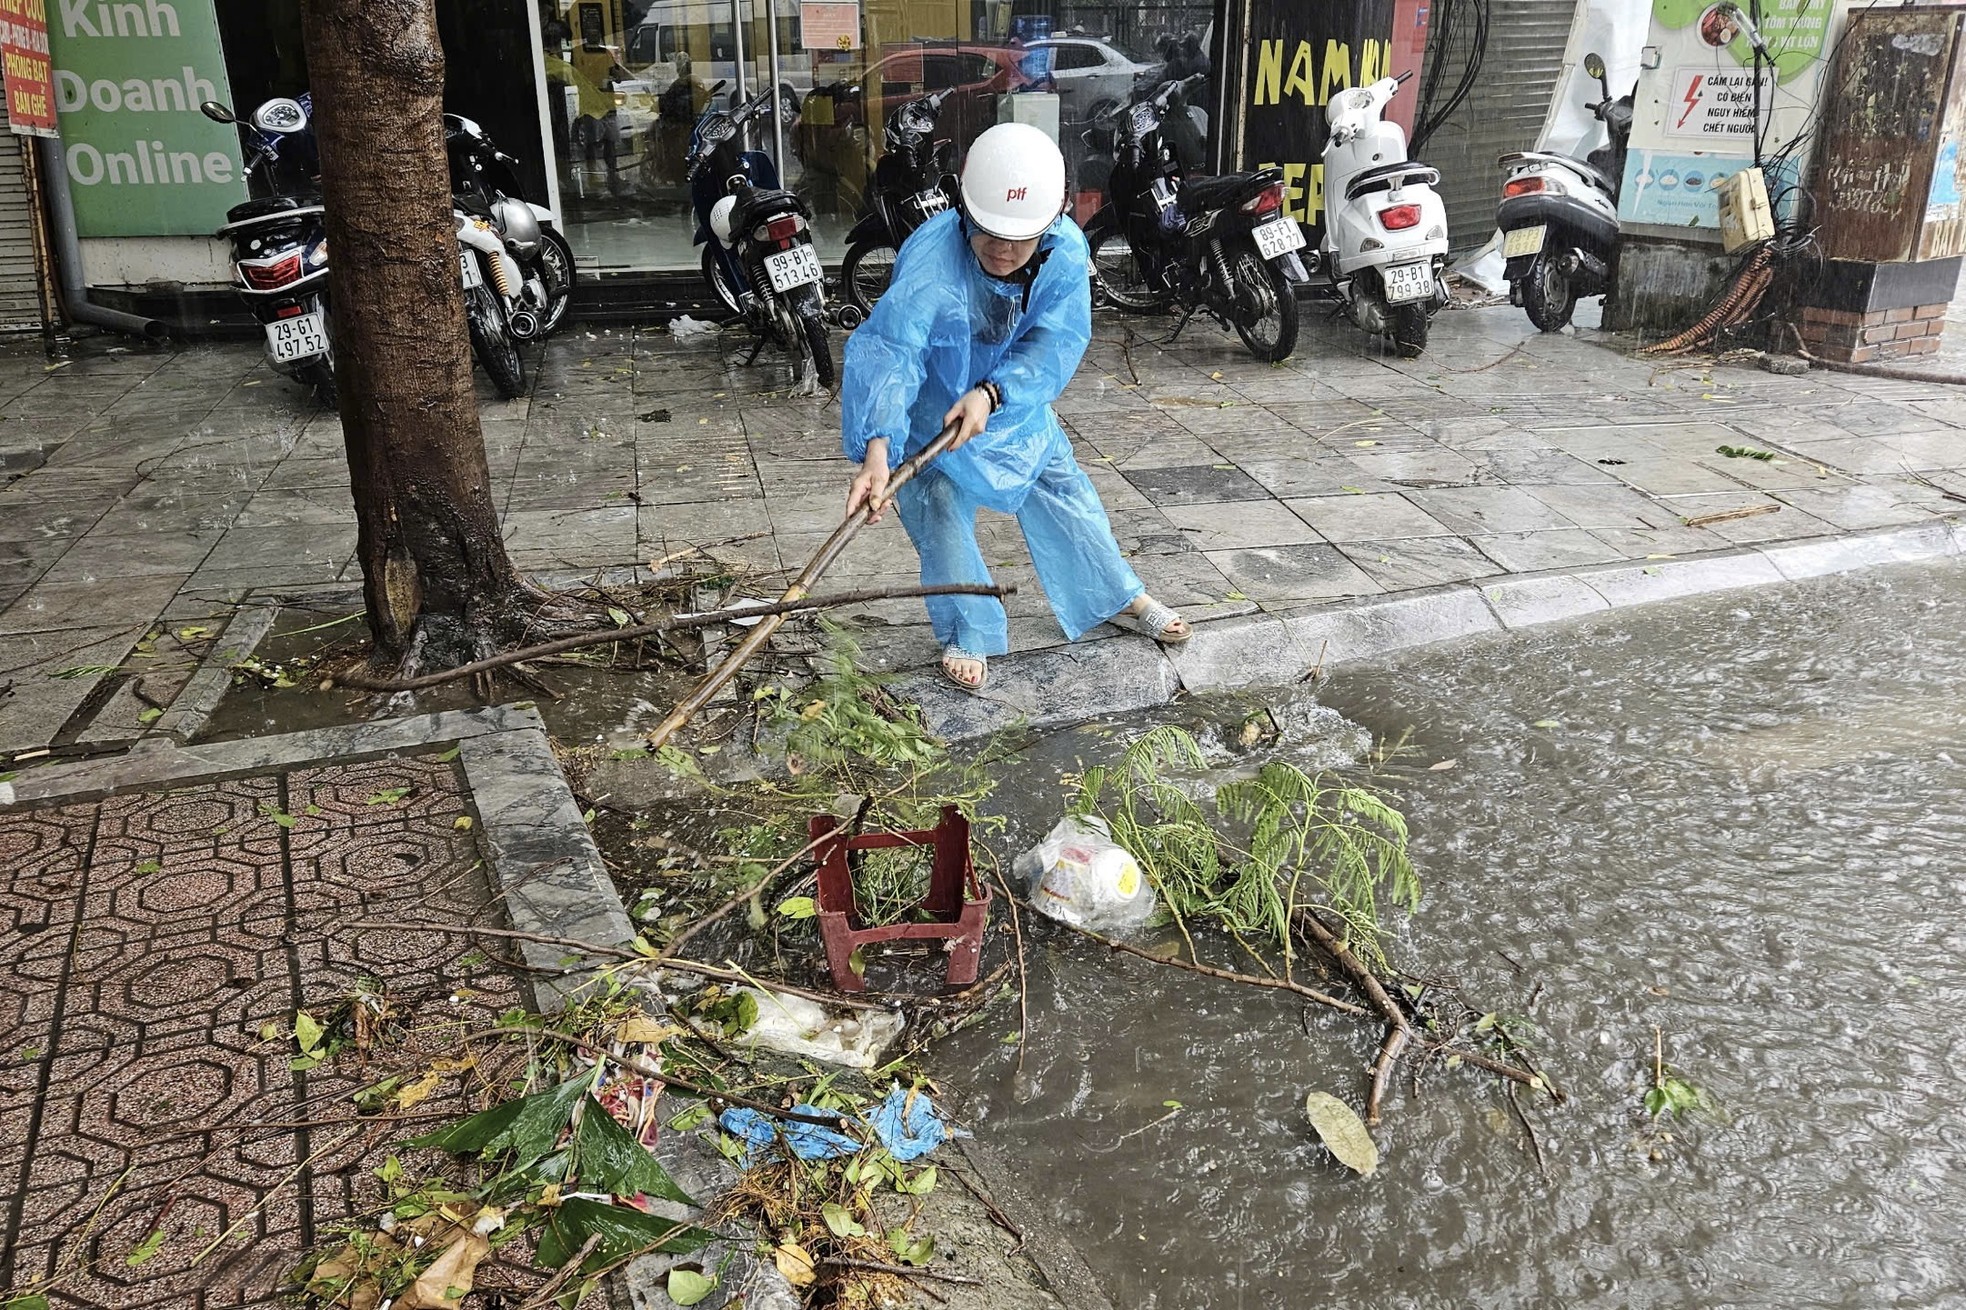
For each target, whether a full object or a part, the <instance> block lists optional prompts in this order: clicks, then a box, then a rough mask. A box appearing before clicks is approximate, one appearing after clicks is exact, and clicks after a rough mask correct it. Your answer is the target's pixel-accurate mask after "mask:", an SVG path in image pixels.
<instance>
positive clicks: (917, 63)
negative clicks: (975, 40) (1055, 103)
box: [846, 41, 1034, 149]
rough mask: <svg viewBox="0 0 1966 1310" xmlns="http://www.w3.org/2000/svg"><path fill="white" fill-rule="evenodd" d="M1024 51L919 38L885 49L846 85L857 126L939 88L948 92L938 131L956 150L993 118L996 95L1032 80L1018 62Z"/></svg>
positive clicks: (883, 117)
mask: <svg viewBox="0 0 1966 1310" xmlns="http://www.w3.org/2000/svg"><path fill="white" fill-rule="evenodd" d="M1027 53H1028V52H1027V51H1024V50H1019V49H1014V48H1011V47H1008V46H990V45H969V44H967V43H959V42H954V41H950V42H942V41H924V42H921V43H919V44H911V45H908V46H905V47H903V48H900V49H895V48H893V47H889V53H887V54H885V55H883V56H882V57H881V58H880V59H879V60H877V61H875V62H874V63H873V64H871V65H869V66H868V68H867V70H866V71H865V72H864V73H863V74H862V75H861V77H860V79H859V81H858V82H856V83H855V84H853V85H852V86H849V87H848V88H846V98H847V99H849V100H852V101H854V102H856V103H854V104H853V106H852V109H851V113H852V116H853V119H854V122H855V124H856V125H858V126H866V125H870V124H871V125H879V124H881V123H883V122H885V121H886V119H887V116H888V115H889V114H892V113H893V112H894V111H895V110H896V109H898V108H900V107H901V106H902V105H904V104H907V103H908V102H909V101H911V100H918V99H920V98H921V97H923V96H926V95H933V94H935V93H936V92H938V91H949V92H953V94H952V95H950V96H949V98H948V99H947V100H946V101H945V102H944V105H943V108H942V114H941V117H940V119H939V122H940V134H941V135H943V136H946V137H948V138H950V139H952V140H953V141H955V142H956V145H957V147H958V148H959V149H967V148H968V146H969V143H970V142H971V141H973V140H975V139H976V137H977V136H978V135H979V134H981V133H982V131H983V129H984V128H986V127H990V126H992V125H994V124H995V123H996V121H997V101H996V98H997V97H998V96H1000V95H1002V94H1004V93H1005V92H1009V91H1022V90H1025V89H1027V88H1030V87H1031V86H1033V85H1034V84H1033V83H1032V81H1031V79H1030V78H1028V77H1026V76H1025V75H1024V73H1023V71H1022V69H1021V67H1020V62H1021V61H1022V60H1023V58H1024V57H1025V55H1026V54H1027Z"/></svg>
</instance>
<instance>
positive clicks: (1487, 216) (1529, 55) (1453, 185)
mask: <svg viewBox="0 0 1966 1310" xmlns="http://www.w3.org/2000/svg"><path fill="white" fill-rule="evenodd" d="M1575 11H1576V4H1575V3H1574V0H1490V7H1489V19H1488V52H1487V57H1486V58H1485V59H1484V60H1483V61H1482V65H1481V75H1480V77H1479V78H1477V79H1476V81H1475V85H1474V89H1473V91H1471V92H1470V93H1469V95H1468V98H1467V100H1466V101H1464V102H1463V103H1462V104H1461V107H1460V108H1458V109H1456V110H1455V111H1454V113H1453V114H1452V115H1451V116H1450V117H1449V118H1448V119H1447V121H1446V122H1444V123H1442V124H1441V126H1440V129H1439V130H1438V131H1436V132H1435V133H1434V135H1433V139H1432V140H1430V141H1428V142H1427V143H1426V145H1425V147H1424V148H1423V149H1422V150H1421V152H1420V154H1421V156H1422V157H1423V158H1424V159H1425V160H1426V162H1427V163H1429V164H1432V165H1433V166H1434V167H1435V168H1438V169H1439V170H1440V176H1441V186H1440V189H1441V193H1442V199H1443V200H1445V201H1446V203H1447V231H1448V238H1449V240H1450V241H1451V242H1452V243H1453V246H1454V249H1455V250H1456V252H1459V251H1462V250H1468V249H1473V248H1475V247H1478V246H1480V245H1481V244H1482V243H1483V242H1484V241H1486V240H1488V238H1489V235H1490V234H1491V233H1493V232H1494V230H1495V202H1496V199H1497V198H1498V197H1499V195H1500V193H1501V188H1502V170H1501V169H1499V168H1497V167H1496V166H1495V160H1496V159H1497V158H1498V157H1499V156H1501V155H1505V154H1507V153H1508V152H1509V151H1511V150H1527V149H1529V148H1530V147H1531V146H1533V145H1534V144H1535V143H1536V134H1537V133H1538V132H1540V131H1541V130H1542V127H1543V119H1544V117H1545V116H1546V115H1547V114H1548V113H1549V108H1550V97H1551V96H1552V95H1554V94H1555V93H1556V83H1557V75H1558V74H1559V73H1561V72H1562V70H1563V50H1564V46H1565V45H1566V44H1567V43H1568V42H1569V39H1570V21H1571V18H1572V16H1573V15H1574V13H1575ZM1471 26H1472V24H1471V23H1464V24H1459V25H1458V27H1459V31H1457V33H1456V36H1455V40H1454V42H1453V47H1454V48H1450V49H1447V50H1437V49H1432V48H1430V49H1429V50H1428V59H1429V61H1430V62H1431V61H1432V60H1433V59H1436V58H1445V59H1446V60H1447V67H1446V75H1445V77H1444V78H1443V79H1442V80H1443V82H1444V83H1445V85H1444V86H1442V88H1441V92H1440V93H1441V95H1442V96H1443V97H1445V96H1446V95H1447V94H1449V93H1450V92H1451V91H1452V90H1453V84H1454V82H1455V80H1456V78H1457V76H1458V75H1459V73H1460V70H1461V69H1462V68H1464V67H1465V66H1466V61H1467V48H1466V44H1465V42H1466V41H1467V39H1468V29H1469V28H1470V27H1471Z"/></svg>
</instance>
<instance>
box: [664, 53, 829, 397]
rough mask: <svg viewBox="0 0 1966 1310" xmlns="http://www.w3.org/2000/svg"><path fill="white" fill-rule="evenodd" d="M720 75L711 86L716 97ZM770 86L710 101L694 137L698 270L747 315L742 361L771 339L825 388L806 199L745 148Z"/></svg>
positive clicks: (765, 159) (820, 308) (822, 292)
mask: <svg viewBox="0 0 1966 1310" xmlns="http://www.w3.org/2000/svg"><path fill="white" fill-rule="evenodd" d="M722 87H723V83H722V82H719V83H717V85H716V86H714V87H712V88H711V89H710V104H711V105H712V106H714V105H715V104H716V93H717V92H718V91H719V90H720V89H722ZM773 95H774V92H773V91H772V90H771V89H770V88H766V89H765V90H763V91H760V92H759V93H758V94H757V95H755V96H753V97H751V98H750V99H749V100H746V101H745V102H744V103H743V104H741V105H738V106H737V107H736V108H735V109H717V108H706V109H705V110H704V111H703V115H702V117H700V118H699V119H697V122H696V133H695V137H694V139H693V140H692V141H691V143H690V163H689V186H690V201H691V205H692V207H693V208H694V210H695V213H696V224H697V226H696V242H697V244H698V245H701V246H702V247H703V276H704V280H705V281H707V282H708V283H709V284H710V288H711V290H713V291H715V292H716V294H717V298H718V299H719V300H721V301H723V303H724V305H725V306H726V307H727V308H729V309H731V310H733V311H734V312H736V313H738V314H740V315H742V316H743V319H744V323H745V326H746V327H748V328H750V330H751V333H752V335H753V336H754V337H756V339H757V346H756V348H755V349H754V350H752V352H751V358H750V359H749V360H746V361H745V362H746V363H750V362H752V361H755V360H756V359H757V357H758V355H759V353H760V352H761V351H763V350H764V348H765V346H766V345H767V344H775V345H777V346H778V347H780V348H781V349H783V350H785V351H787V352H789V353H790V354H791V355H792V356H793V357H794V358H796V359H798V360H800V361H801V372H803V371H804V368H805V366H806V365H807V364H809V365H810V367H811V369H812V374H811V376H812V377H813V378H814V380H815V381H817V383H818V384H819V385H820V386H822V387H827V388H831V387H832V385H833V383H834V380H835V379H836V377H837V376H838V371H837V369H836V368H835V366H834V363H833V350H832V345H831V343H830V342H829V340H828V337H827V322H826V281H825V270H824V268H823V267H822V266H821V265H820V262H819V252H818V251H816V250H814V249H813V246H812V215H811V214H810V213H809V212H808V211H807V209H806V205H805V201H803V200H801V199H799V197H798V196H796V195H794V194H793V193H792V192H790V191H787V190H784V189H782V188H781V187H780V186H779V185H778V169H777V168H776V167H775V166H774V165H773V164H772V162H771V156H770V155H767V154H766V153H765V152H764V151H762V150H746V149H744V147H743V137H744V129H745V127H746V126H747V125H749V124H750V123H752V122H754V121H756V120H757V119H758V118H759V117H760V116H762V115H764V114H768V113H769V112H770V111H771V104H772V99H773Z"/></svg>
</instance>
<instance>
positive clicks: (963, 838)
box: [807, 805, 990, 992]
mask: <svg viewBox="0 0 1966 1310" xmlns="http://www.w3.org/2000/svg"><path fill="white" fill-rule="evenodd" d="M807 830H808V833H809V834H810V836H811V837H812V839H813V840H814V841H817V842H819V845H817V846H815V847H814V848H813V858H814V859H816V860H817V861H818V862H819V895H818V896H817V897H816V898H815V899H816V901H817V904H818V908H819V936H820V940H821V941H823V942H824V943H825V944H826V967H827V968H828V969H830V970H831V971H832V974H833V985H834V986H835V987H838V988H839V989H840V990H841V991H843V992H859V991H865V990H866V989H867V980H866V979H865V978H863V977H862V976H860V975H859V974H857V973H855V972H854V971H853V967H852V964H851V963H850V961H851V960H852V958H853V953H854V951H855V950H857V949H860V948H862V947H870V946H879V945H883V944H885V943H887V942H898V941H941V942H945V943H947V945H946V946H945V948H944V949H946V950H947V951H948V952H949V971H948V977H947V981H948V983H949V985H950V986H952V987H959V986H965V985H967V984H969V983H973V982H975V981H976V969H977V964H978V961H979V960H981V958H982V955H983V928H984V925H985V924H986V923H988V922H989V918H990V892H989V889H988V888H986V887H984V886H983V885H982V884H981V883H979V882H978V881H977V878H976V865H975V862H974V861H973V860H972V859H971V858H970V850H969V820H968V819H966V818H964V817H963V815H962V812H961V811H960V810H958V809H957V808H956V807H955V806H953V805H948V806H944V807H943V810H942V819H941V821H940V822H939V823H937V824H936V825H935V827H933V828H929V829H925V830H921V831H917V832H876V833H867V834H864V835H862V836H859V837H849V836H847V835H846V831H845V829H843V828H842V827H841V826H840V820H839V819H838V818H837V817H836V816H834V815H831V814H818V815H814V816H813V817H812V819H811V821H810V822H809V823H808V824H807ZM822 838H824V839H825V840H823V841H822V840H821V839H822ZM897 846H928V847H933V848H934V855H933V857H932V860H931V863H930V868H929V880H928V895H927V896H924V897H923V898H922V899H921V901H920V902H919V905H920V908H921V909H923V910H925V911H926V912H927V913H928V914H929V915H930V916H931V918H932V919H933V922H930V923H892V924H886V925H883V926H881V927H878V928H865V927H862V926H861V918H860V909H859V905H858V903H857V902H856V900H855V898H854V893H853V858H852V857H853V852H855V851H872V850H884V849H891V848H893V847H897Z"/></svg>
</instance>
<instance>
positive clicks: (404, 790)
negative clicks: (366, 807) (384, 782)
mask: <svg viewBox="0 0 1966 1310" xmlns="http://www.w3.org/2000/svg"><path fill="white" fill-rule="evenodd" d="M409 794H410V789H409V788H408V787H384V788H383V789H382V790H381V791H379V792H377V793H376V794H375V795H373V796H371V797H369V799H368V802H367V803H368V804H370V805H394V804H395V803H396V802H397V801H400V800H402V799H404V798H405V797H407V796H408V795H409Z"/></svg>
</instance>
